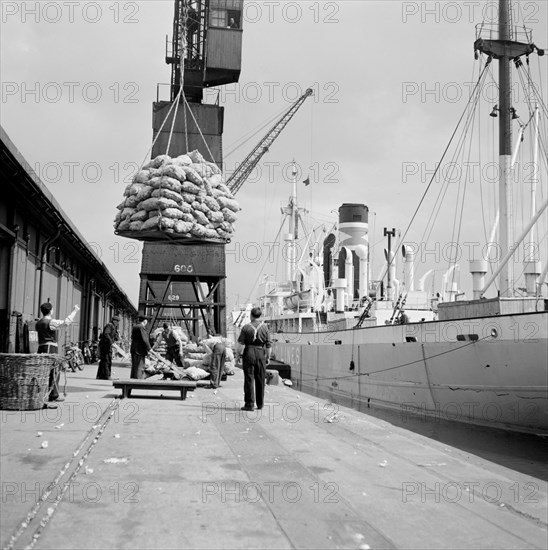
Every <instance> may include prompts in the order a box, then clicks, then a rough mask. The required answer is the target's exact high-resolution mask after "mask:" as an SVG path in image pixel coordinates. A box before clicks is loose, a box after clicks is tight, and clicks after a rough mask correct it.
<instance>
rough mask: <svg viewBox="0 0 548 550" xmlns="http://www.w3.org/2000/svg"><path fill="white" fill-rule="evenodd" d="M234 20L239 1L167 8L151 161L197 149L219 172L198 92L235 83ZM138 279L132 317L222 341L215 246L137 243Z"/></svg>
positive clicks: (217, 128) (214, 113) (217, 145)
mask: <svg viewBox="0 0 548 550" xmlns="http://www.w3.org/2000/svg"><path fill="white" fill-rule="evenodd" d="M242 13H243V0H175V10H174V18H173V36H172V39H171V41H169V40H168V39H166V58H165V59H166V63H168V64H170V65H171V82H170V100H169V101H159V100H158V101H156V102H155V103H153V106H152V128H153V138H154V139H155V142H154V146H153V148H152V158H154V157H155V156H157V155H161V154H166V153H167V154H169V155H170V156H171V157H176V156H178V155H181V154H184V153H186V152H188V151H192V150H194V149H198V150H199V151H200V152H201V153H202V155H203V156H204V157H208V160H213V161H214V162H215V163H216V164H217V165H218V166H219V167H222V166H223V154H222V133H223V118H224V109H223V107H222V106H219V105H211V104H206V103H204V102H203V90H204V88H207V87H210V86H220V85H225V84H230V83H234V82H237V81H238V78H239V76H240V67H241V53H242V33H243V31H242V23H243V17H242ZM181 88H182V92H181ZM179 92H181V93H182V94H184V99H186V101H184V100H182V101H178V102H177V107H176V108H173V109H172V112H171V114H169V116H168V113H169V111H170V109H171V108H172V107H175V106H174V105H173V103H174V102H175V100H176V98H177V96H178V95H179ZM189 111H190V112H189ZM173 117H175V122H173ZM162 125H163V126H162ZM202 136H203V137H202ZM204 141H205V143H206V144H207V147H206V146H205V145H204ZM168 146H169V150H168ZM210 152H211V156H213V159H211V157H210ZM140 278H141V282H140V289H139V311H140V312H142V313H146V314H148V315H151V316H152V317H153V322H152V323H151V325H150V326H151V327H154V325H155V323H158V322H162V321H168V320H174V319H176V320H177V321H178V322H184V323H185V324H186V328H187V330H188V332H189V334H191V335H193V336H198V335H199V331H200V326H203V327H204V328H205V329H207V330H212V331H214V332H218V333H220V334H226V297H225V296H226V290H225V289H226V286H225V278H226V267H225V249H224V245H223V244H212V243H198V244H181V243H177V242H170V241H169V240H166V241H157V242H145V243H144V246H143V258H142V264H141V273H140Z"/></svg>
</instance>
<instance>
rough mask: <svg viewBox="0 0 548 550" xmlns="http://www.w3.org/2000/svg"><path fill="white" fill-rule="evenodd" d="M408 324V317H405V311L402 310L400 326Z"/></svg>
mask: <svg viewBox="0 0 548 550" xmlns="http://www.w3.org/2000/svg"><path fill="white" fill-rule="evenodd" d="M407 323H409V317H408V316H407V313H405V310H404V309H402V310H401V311H400V325H407Z"/></svg>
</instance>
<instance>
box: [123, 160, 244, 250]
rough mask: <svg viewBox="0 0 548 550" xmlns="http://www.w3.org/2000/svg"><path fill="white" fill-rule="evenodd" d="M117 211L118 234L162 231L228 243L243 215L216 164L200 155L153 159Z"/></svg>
mask: <svg viewBox="0 0 548 550" xmlns="http://www.w3.org/2000/svg"><path fill="white" fill-rule="evenodd" d="M117 208H118V213H117V214H116V218H115V219H114V230H115V231H116V233H120V234H123V233H124V232H125V231H128V232H129V231H131V232H133V233H134V232H139V231H161V232H166V233H171V234H173V235H174V236H181V237H189V238H197V239H203V240H216V241H218V240H222V241H225V242H228V241H230V239H231V237H232V234H233V233H234V225H233V224H234V222H235V221H236V213H237V212H238V211H239V210H241V208H240V205H239V204H238V202H237V201H236V200H234V195H232V193H231V192H230V189H229V188H228V187H227V186H226V185H225V182H224V178H223V175H222V173H221V171H220V170H219V168H218V167H217V165H216V164H214V163H212V162H207V161H206V160H205V159H204V157H203V156H202V155H201V154H200V153H199V152H198V151H191V152H190V153H187V154H185V155H180V156H178V157H176V158H171V157H169V156H168V155H160V156H157V157H156V158H154V159H152V160H151V161H150V162H148V163H147V164H145V165H144V166H143V167H142V169H141V170H140V171H139V172H137V173H136V174H135V176H134V177H133V182H132V183H130V184H129V185H128V186H127V187H126V189H125V191H124V200H123V201H122V203H121V204H119V205H118V207H117Z"/></svg>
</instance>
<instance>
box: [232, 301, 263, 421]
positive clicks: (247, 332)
mask: <svg viewBox="0 0 548 550" xmlns="http://www.w3.org/2000/svg"><path fill="white" fill-rule="evenodd" d="M262 315H263V312H262V310H261V308H258V307H254V308H253V309H252V310H251V322H250V323H248V324H247V325H245V326H244V327H243V328H242V331H241V332H240V336H239V337H238V344H237V346H236V361H237V362H239V360H240V358H242V366H243V371H244V406H243V407H242V408H241V410H242V411H252V410H253V406H254V404H255V403H257V409H259V410H260V409H262V408H263V404H264V386H265V378H266V367H267V365H268V364H269V363H270V355H271V354H272V342H271V340H270V332H269V330H268V326H267V325H266V324H265V323H264V322H263V321H262V320H261V317H262Z"/></svg>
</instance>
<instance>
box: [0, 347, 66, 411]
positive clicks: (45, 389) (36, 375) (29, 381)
mask: <svg viewBox="0 0 548 550" xmlns="http://www.w3.org/2000/svg"><path fill="white" fill-rule="evenodd" d="M62 364H63V358H62V357H61V356H59V355H57V354H47V353H42V354H38V353H30V354H25V353H0V409H9V410H17V411H30V410H35V409H41V408H42V407H43V405H44V403H45V402H46V401H47V398H48V394H49V373H50V371H51V370H52V369H54V368H59V367H61V366H62Z"/></svg>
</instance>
